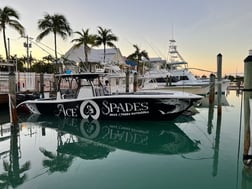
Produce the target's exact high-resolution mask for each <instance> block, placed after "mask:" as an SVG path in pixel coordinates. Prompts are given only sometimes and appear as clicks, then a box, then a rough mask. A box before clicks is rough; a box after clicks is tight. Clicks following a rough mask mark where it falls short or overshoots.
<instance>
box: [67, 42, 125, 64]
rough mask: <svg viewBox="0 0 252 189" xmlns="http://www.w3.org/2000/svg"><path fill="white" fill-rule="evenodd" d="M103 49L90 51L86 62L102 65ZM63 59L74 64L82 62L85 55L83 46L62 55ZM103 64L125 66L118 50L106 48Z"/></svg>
mask: <svg viewBox="0 0 252 189" xmlns="http://www.w3.org/2000/svg"><path fill="white" fill-rule="evenodd" d="M103 57H104V49H91V50H90V51H89V52H88V62H91V63H104V61H103ZM64 58H67V59H68V60H71V61H74V62H81V61H82V62H84V61H85V55H84V49H83V45H81V46H80V47H79V48H74V47H72V48H70V49H69V50H68V51H67V52H66V53H65V55H64ZM105 63H118V64H125V60H124V58H123V56H122V54H121V52H120V50H119V49H118V48H107V49H106V54H105Z"/></svg>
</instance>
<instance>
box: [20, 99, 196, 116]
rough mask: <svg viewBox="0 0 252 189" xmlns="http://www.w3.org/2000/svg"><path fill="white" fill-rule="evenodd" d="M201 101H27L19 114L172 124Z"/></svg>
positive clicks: (21, 106) (22, 105)
mask: <svg viewBox="0 0 252 189" xmlns="http://www.w3.org/2000/svg"><path fill="white" fill-rule="evenodd" d="M197 100H199V99H197V98H192V99H190V98H147V97H143V96H139V97H138V98H136V97H127V96H126V97H120V98H109V97H108V98H90V99H82V100H60V101H57V100H33V101H25V102H23V103H22V104H21V105H19V106H18V110H19V109H21V111H24V108H26V109H27V108H28V109H29V111H30V112H31V113H35V114H45V115H56V116H62V117H80V118H83V119H95V120H98V119H99V120H105V119H106V120H113V119H117V120H118V119H144V120H146V119H148V120H154V119H155V120H156V119H158V120H160V119H165V120H171V119H174V118H176V117H177V116H179V115H180V114H181V113H183V112H184V111H186V110H187V109H188V108H189V107H191V106H192V105H193V103H194V102H195V101H197Z"/></svg>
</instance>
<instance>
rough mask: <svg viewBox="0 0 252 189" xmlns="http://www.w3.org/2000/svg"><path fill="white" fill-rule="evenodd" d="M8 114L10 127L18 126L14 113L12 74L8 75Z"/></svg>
mask: <svg viewBox="0 0 252 189" xmlns="http://www.w3.org/2000/svg"><path fill="white" fill-rule="evenodd" d="M8 95H9V112H10V122H11V123H12V126H14V127H16V126H18V119H17V111H16V76H15V73H14V72H10V73H9V94H8Z"/></svg>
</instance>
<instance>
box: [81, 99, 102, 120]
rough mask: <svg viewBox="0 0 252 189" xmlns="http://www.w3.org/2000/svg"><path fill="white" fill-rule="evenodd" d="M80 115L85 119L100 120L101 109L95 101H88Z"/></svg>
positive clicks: (83, 104) (82, 105) (82, 106)
mask: <svg viewBox="0 0 252 189" xmlns="http://www.w3.org/2000/svg"><path fill="white" fill-rule="evenodd" d="M80 114H81V116H82V118H84V119H91V120H92V119H98V118H99V116H100V108H99V106H98V105H97V104H96V102H94V101H93V100H86V101H83V102H82V104H81V106H80Z"/></svg>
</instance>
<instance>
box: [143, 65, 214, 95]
mask: <svg viewBox="0 0 252 189" xmlns="http://www.w3.org/2000/svg"><path fill="white" fill-rule="evenodd" d="M172 78H173V76H172V75H171V73H170V72H169V71H167V70H164V69H162V70H156V71H154V70H152V71H149V72H146V73H145V75H144V76H143V77H142V80H143V82H142V84H141V86H140V89H141V90H146V89H147V90H149V89H152V90H172V91H183V92H188V93H193V94H197V95H201V96H205V95H206V94H207V93H208V92H209V89H210V86H209V85H208V84H198V83H196V82H191V83H189V82H188V83H187V84H184V83H183V82H182V81H178V82H171V79H172Z"/></svg>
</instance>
